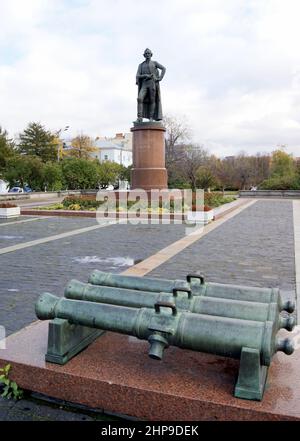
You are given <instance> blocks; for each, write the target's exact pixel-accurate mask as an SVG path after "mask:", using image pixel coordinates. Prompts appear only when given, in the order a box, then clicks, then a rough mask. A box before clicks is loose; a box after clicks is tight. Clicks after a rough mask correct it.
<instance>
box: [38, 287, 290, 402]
mask: <svg viewBox="0 0 300 441" xmlns="http://www.w3.org/2000/svg"><path fill="white" fill-rule="evenodd" d="M36 314H37V317H38V318H39V319H41V320H49V319H57V318H58V319H64V320H68V321H69V322H70V323H73V324H75V325H81V326H87V327H91V328H96V329H101V330H108V331H112V332H119V333H121V334H126V335H132V336H135V337H138V338H140V339H144V340H148V341H149V343H150V350H149V356H150V357H152V358H155V359H161V358H162V355H163V352H164V350H165V348H167V347H168V346H169V345H174V346H178V347H180V348H183V349H191V350H194V351H203V352H207V353H211V354H215V355H221V356H227V357H231V358H236V359H239V358H240V371H239V378H238V382H237V384H236V387H235V395H236V396H237V397H240V398H247V399H256V400H260V399H261V398H262V396H263V391H264V386H265V381H266V376H267V369H268V366H269V365H270V363H271V358H272V356H273V355H274V354H275V353H276V352H277V351H283V352H284V353H285V354H287V355H289V354H291V353H292V352H293V346H292V342H291V340H289V339H278V338H277V337H276V334H277V332H278V330H279V326H278V323H275V322H270V321H266V322H257V321H250V320H241V319H233V318H227V317H217V316H209V315H203V314H193V313H190V312H185V311H184V312H178V311H177V308H176V306H175V304H174V303H170V302H162V301H160V302H157V303H156V304H155V309H154V310H152V309H149V308H140V309H138V308H128V307H121V306H115V305H108V304H99V303H93V302H86V301H80V300H69V299H66V298H58V297H55V296H53V295H51V294H48V293H45V294H42V295H41V296H40V298H39V299H38V301H37V303H36Z"/></svg>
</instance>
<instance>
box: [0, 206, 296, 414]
mask: <svg viewBox="0 0 300 441" xmlns="http://www.w3.org/2000/svg"><path fill="white" fill-rule="evenodd" d="M297 203H298V201H297ZM293 207H294V209H293ZM297 207H299V205H297ZM295 218H297V217H295V202H294V201H292V200H257V201H255V202H254V203H253V204H251V205H250V206H247V207H246V208H245V209H243V210H242V211H241V212H239V213H238V214H236V215H234V216H233V217H231V218H230V219H228V220H226V221H225V222H222V223H220V225H219V226H218V227H217V228H215V229H214V230H212V231H210V232H209V233H208V234H206V235H204V236H203V237H201V238H200V239H199V240H197V241H196V242H194V243H193V244H192V245H190V246H188V247H187V248H185V249H183V250H182V251H179V252H178V253H177V254H176V255H175V256H173V257H172V258H170V259H169V260H167V261H166V262H164V263H163V264H160V265H159V266H157V268H155V269H153V270H152V271H151V272H150V273H148V274H147V275H149V276H151V277H164V278H177V279H178V278H185V275H186V274H187V273H188V272H192V271H195V270H201V271H202V273H203V274H204V275H205V276H206V278H207V280H208V281H212V282H221V283H235V284H245V285H252V286H260V287H279V288H280V289H281V291H282V293H283V295H284V297H286V298H295V296H296V283H297V280H296V270H295V255H296V256H298V255H299V251H298V250H296V252H295V242H296V243H298V242H297V240H298V239H299V238H298V239H297V238H296V237H295V234H294V231H295V229H294V219H295ZM185 232H186V229H185V226H184V225H179V224H178V225H177V224H175V225H174V224H171V225H136V226H135V225H130V224H128V225H124V224H116V225H107V224H104V223H103V224H102V225H99V224H98V223H97V222H96V220H95V219H89V218H63V217H61V218H59V217H57V218H56V217H55V218H53V217H51V218H50V217H48V218H42V217H40V218H30V217H25V216H24V217H22V218H21V221H13V220H11V221H4V220H1V221H0V268H1V284H0V325H2V326H5V328H6V333H7V335H9V334H12V333H14V332H16V331H18V330H20V329H22V328H23V327H24V326H26V325H28V324H30V323H31V322H33V321H34V320H36V318H35V313H34V303H35V301H36V299H37V298H38V296H39V295H40V294H41V293H42V292H51V293H53V294H55V295H58V296H62V295H63V290H64V287H65V286H66V284H67V282H68V281H69V280H70V279H72V278H76V279H78V280H81V281H82V282H87V278H88V275H89V274H90V273H91V272H92V271H93V270H94V269H99V270H102V271H110V272H115V273H121V272H123V271H125V270H126V269H128V268H130V267H132V266H134V265H135V264H136V263H138V262H141V261H143V260H145V259H147V258H149V257H150V256H152V255H153V254H155V253H157V252H159V251H160V250H162V249H164V248H165V247H168V246H169V245H171V244H172V243H174V242H176V241H178V240H180V239H181V238H183V237H184V236H185ZM296 239H297V240H296ZM296 260H297V259H296ZM298 282H299V280H298ZM60 406H61V407H62V404H61V405H59V404H57V403H54V404H52V405H48V404H40V403H39V402H38V401H35V400H32V399H29V400H21V401H20V402H18V403H15V402H11V401H9V402H8V401H4V400H1V399H0V420H17V419H24V420H26V419H27V420H53V419H54V420H60V419H61V420H85V419H86V420H93V419H97V418H98V419H99V418H100V419H101V418H103V416H102V415H100V416H99V415H98V414H97V413H89V412H88V411H82V410H81V411H78V410H74V409H69V408H66V409H62V408H61V407H60Z"/></svg>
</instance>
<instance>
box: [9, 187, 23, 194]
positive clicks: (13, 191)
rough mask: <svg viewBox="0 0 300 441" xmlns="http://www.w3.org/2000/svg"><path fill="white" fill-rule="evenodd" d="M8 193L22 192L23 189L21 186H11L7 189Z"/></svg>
mask: <svg viewBox="0 0 300 441" xmlns="http://www.w3.org/2000/svg"><path fill="white" fill-rule="evenodd" d="M9 193H24V190H23V188H21V187H13V188H11V189H10V190H9Z"/></svg>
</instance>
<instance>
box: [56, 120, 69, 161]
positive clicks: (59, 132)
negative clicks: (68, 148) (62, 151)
mask: <svg viewBox="0 0 300 441" xmlns="http://www.w3.org/2000/svg"><path fill="white" fill-rule="evenodd" d="M69 128H70V126H65V128H64V129H59V130H57V132H56V133H55V135H56V136H57V137H58V138H59V136H60V134H61V132H66V131H67V130H69ZM62 141H63V139H62ZM59 147H60V144H59V143H58V146H57V162H59V159H60V158H59Z"/></svg>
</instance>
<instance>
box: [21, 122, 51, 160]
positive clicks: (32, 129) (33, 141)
mask: <svg viewBox="0 0 300 441" xmlns="http://www.w3.org/2000/svg"><path fill="white" fill-rule="evenodd" d="M54 138H55V136H54V135H53V134H52V133H51V132H50V131H48V130H46V129H45V127H44V126H42V124H41V123H39V122H31V123H29V124H28V126H27V128H26V129H25V130H24V132H23V133H20V142H19V145H18V151H19V153H21V154H23V155H29V156H38V157H39V158H41V160H42V161H43V162H48V161H56V160H57V146H56V144H55V142H54Z"/></svg>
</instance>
